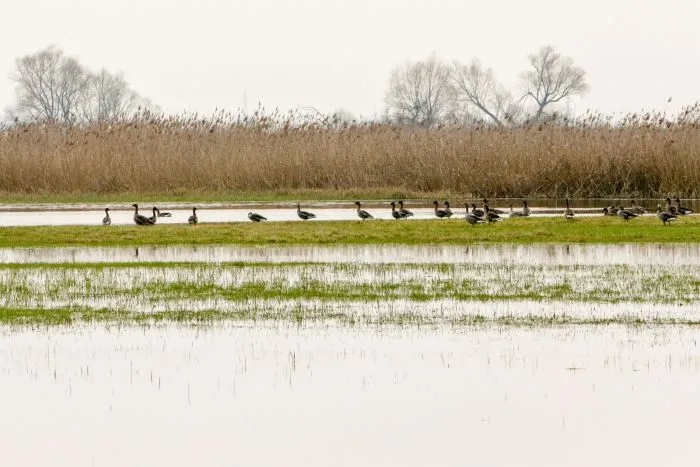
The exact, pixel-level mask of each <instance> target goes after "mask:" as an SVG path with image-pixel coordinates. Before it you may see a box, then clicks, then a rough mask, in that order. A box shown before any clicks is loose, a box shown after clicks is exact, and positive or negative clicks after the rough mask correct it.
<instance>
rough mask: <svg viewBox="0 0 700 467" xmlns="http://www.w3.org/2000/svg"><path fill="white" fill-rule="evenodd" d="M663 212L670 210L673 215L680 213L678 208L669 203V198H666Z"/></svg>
mask: <svg viewBox="0 0 700 467" xmlns="http://www.w3.org/2000/svg"><path fill="white" fill-rule="evenodd" d="M664 212H670V213H671V214H673V215H676V214H680V213H679V212H678V209H677V208H676V207H675V206H674V205H672V204H671V198H666V211H664Z"/></svg>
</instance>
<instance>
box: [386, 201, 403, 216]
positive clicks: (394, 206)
mask: <svg viewBox="0 0 700 467" xmlns="http://www.w3.org/2000/svg"><path fill="white" fill-rule="evenodd" d="M389 204H391V217H393V218H394V219H403V216H402V215H401V213H400V212H399V211H397V210H396V203H395V202H393V201H392V202H391V203H389Z"/></svg>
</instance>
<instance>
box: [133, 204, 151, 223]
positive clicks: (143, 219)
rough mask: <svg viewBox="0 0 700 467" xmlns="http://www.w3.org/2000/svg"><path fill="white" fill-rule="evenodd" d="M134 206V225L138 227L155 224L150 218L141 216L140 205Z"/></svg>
mask: <svg viewBox="0 0 700 467" xmlns="http://www.w3.org/2000/svg"><path fill="white" fill-rule="evenodd" d="M132 206H133V207H134V223H135V224H136V225H153V224H155V222H153V221H152V220H151V219H149V218H148V217H146V216H143V215H141V214H139V205H138V204H132Z"/></svg>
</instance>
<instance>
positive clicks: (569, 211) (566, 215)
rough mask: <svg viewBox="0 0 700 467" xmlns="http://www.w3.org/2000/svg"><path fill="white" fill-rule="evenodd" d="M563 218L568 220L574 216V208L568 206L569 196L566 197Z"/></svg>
mask: <svg viewBox="0 0 700 467" xmlns="http://www.w3.org/2000/svg"><path fill="white" fill-rule="evenodd" d="M564 218H565V219H566V220H568V221H570V220H572V219H573V218H574V210H573V209H571V206H569V198H566V210H565V211H564Z"/></svg>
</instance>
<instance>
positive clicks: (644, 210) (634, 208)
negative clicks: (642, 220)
mask: <svg viewBox="0 0 700 467" xmlns="http://www.w3.org/2000/svg"><path fill="white" fill-rule="evenodd" d="M625 209H627V210H628V211H632V212H633V213H635V214H639V215H642V214H646V213H647V212H649V211H648V210H647V208H645V207H643V206H637V202H636V201H635V200H632V206H630V207H628V208H625Z"/></svg>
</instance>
